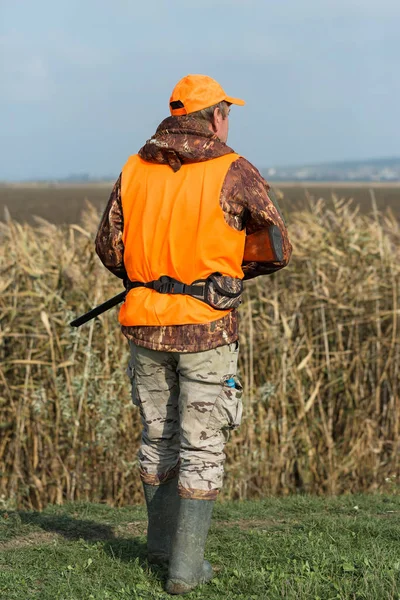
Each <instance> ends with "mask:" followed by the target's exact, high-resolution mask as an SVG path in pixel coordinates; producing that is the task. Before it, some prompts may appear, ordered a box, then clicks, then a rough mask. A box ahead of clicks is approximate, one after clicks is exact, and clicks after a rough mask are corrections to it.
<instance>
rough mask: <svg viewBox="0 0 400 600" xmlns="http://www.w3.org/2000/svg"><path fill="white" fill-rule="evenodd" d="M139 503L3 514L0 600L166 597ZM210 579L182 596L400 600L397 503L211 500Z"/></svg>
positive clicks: (376, 499)
mask: <svg viewBox="0 0 400 600" xmlns="http://www.w3.org/2000/svg"><path fill="white" fill-rule="evenodd" d="M145 528H146V514H145V510H144V508H143V507H136V506H134V507H128V508H122V509H112V508H109V507H107V506H104V505H93V504H70V505H67V506H63V507H55V506H52V507H48V508H47V509H46V510H45V511H44V512H42V513H37V512H21V511H19V512H12V511H8V512H5V511H3V512H2V513H1V514H0V598H1V599H5V600H35V599H40V600H128V599H129V600H134V599H139V598H141V599H146V600H151V599H154V600H155V599H159V600H161V599H166V598H170V597H171V596H168V595H167V594H166V593H165V592H163V583H164V581H165V576H166V572H165V571H164V570H163V569H161V568H150V567H149V566H148V564H147V562H146V558H145V557H146V547H145ZM206 556H207V558H208V559H209V560H210V561H211V562H212V564H213V566H214V567H215V570H216V577H215V579H214V580H213V581H212V582H211V583H209V584H207V585H203V586H200V587H199V588H197V590H195V591H194V592H192V593H191V594H189V595H187V596H186V597H187V598H188V599H191V598H197V599H199V598H201V599H212V600H218V599H224V600H229V599H231V598H237V599H240V598H241V599H243V600H253V599H259V598H261V599H268V600H269V599H270V600H273V599H277V598H284V599H286V600H291V599H293V600H317V599H320V600H331V599H332V600H333V599H337V598H339V599H343V600H351V599H364V598H366V599H370V600H386V599H400V497H399V496H366V495H364V496H345V497H341V498H311V497H304V496H298V497H291V498H286V499H275V498H268V499H266V500H264V501H260V502H245V503H229V504H217V506H216V509H215V512H214V518H213V525H212V529H211V532H210V535H209V538H208V543H207V550H206Z"/></svg>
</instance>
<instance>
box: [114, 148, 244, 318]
mask: <svg viewBox="0 0 400 600" xmlns="http://www.w3.org/2000/svg"><path fill="white" fill-rule="evenodd" d="M238 158H239V156H238V155H237V154H234V153H232V154H227V155H225V156H221V157H219V158H215V159H212V160H207V161H204V162H198V163H192V164H184V165H182V167H181V168H180V170H179V171H178V172H177V173H174V172H173V170H172V169H171V167H170V166H168V165H160V164H153V163H149V162H146V161H144V160H142V159H141V158H140V157H139V156H138V155H135V156H131V157H130V158H129V159H128V162H127V163H126V165H125V167H124V168H123V170H122V185H121V197H122V211H123V217H124V230H123V243H124V263H125V268H126V271H127V274H128V277H129V279H130V280H131V281H141V282H144V283H147V282H149V281H154V280H156V279H159V278H160V277H161V276H162V275H168V276H169V277H173V278H174V279H177V280H178V281H181V282H183V283H186V284H188V285H190V284H191V283H192V282H193V281H195V280H197V279H206V278H207V277H208V276H209V275H211V273H216V272H219V273H221V274H222V275H228V276H230V277H236V278H240V279H243V271H242V268H241V264H242V260H243V252H244V245H245V237H246V236H245V231H237V230H236V229H233V228H232V227H230V226H229V225H228V223H227V222H226V221H225V218H224V213H223V211H222V208H221V206H220V194H221V190H222V185H223V183H224V180H225V176H226V174H227V172H228V169H229V167H230V166H231V164H232V163H233V162H234V161H236V160H237V159H238ZM228 313H229V310H217V309H214V308H212V307H211V306H209V305H208V304H206V303H205V302H202V301H201V300H198V299H196V298H193V297H191V296H188V295H181V294H174V295H171V294H160V293H159V292H156V291H155V290H152V289H148V288H144V287H139V288H135V289H132V290H130V291H129V292H128V294H127V296H126V300H125V302H124V304H123V305H122V307H121V310H120V313H119V321H120V323H121V325H127V326H132V325H152V326H162V325H185V324H193V323H208V322H211V321H216V320H217V319H220V318H222V317H224V316H225V315H227V314H228Z"/></svg>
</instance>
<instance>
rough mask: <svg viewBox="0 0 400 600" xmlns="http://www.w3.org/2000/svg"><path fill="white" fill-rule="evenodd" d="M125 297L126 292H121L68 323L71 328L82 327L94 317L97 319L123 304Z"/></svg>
mask: <svg viewBox="0 0 400 600" xmlns="http://www.w3.org/2000/svg"><path fill="white" fill-rule="evenodd" d="M125 296H126V291H124V292H121V293H120V294H117V295H116V296H113V297H112V298H110V299H109V300H107V301H106V302H103V304H100V305H99V306H96V308H93V309H92V310H89V312H87V313H85V314H84V315H81V316H80V317H78V318H77V319H75V320H74V321H71V323H70V325H71V327H80V326H81V325H84V323H87V322H88V321H91V320H92V319H94V318H95V317H98V316H99V315H101V314H102V313H104V312H106V311H107V310H110V308H113V307H114V306H117V304H120V303H121V302H123V301H124V300H125Z"/></svg>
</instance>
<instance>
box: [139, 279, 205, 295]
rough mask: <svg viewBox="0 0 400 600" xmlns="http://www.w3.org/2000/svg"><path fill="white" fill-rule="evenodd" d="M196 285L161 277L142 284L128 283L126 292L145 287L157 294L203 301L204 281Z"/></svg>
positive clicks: (197, 282)
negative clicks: (188, 297)
mask: <svg viewBox="0 0 400 600" xmlns="http://www.w3.org/2000/svg"><path fill="white" fill-rule="evenodd" d="M196 284H197V285H186V284H185V283H182V282H181V281H178V280H177V279H174V278H173V277H168V275H163V276H162V277H160V279H156V280H154V281H149V282H148V283H142V282H141V281H128V282H127V290H128V292H129V290H134V289H135V288H138V287H145V288H148V289H150V290H154V291H156V292H158V293H159V294H186V295H187V296H193V297H194V298H198V299H199V300H204V299H205V298H204V295H205V289H206V285H205V284H206V280H205V279H204V280H199V281H196Z"/></svg>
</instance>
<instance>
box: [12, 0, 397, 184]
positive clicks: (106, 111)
mask: <svg viewBox="0 0 400 600" xmlns="http://www.w3.org/2000/svg"><path fill="white" fill-rule="evenodd" d="M399 23H400V2H399V1H398V0H380V1H379V2H378V1H376V0H374V1H372V0H279V1H278V0H203V1H202V2H200V3H199V2H190V1H189V0H186V1H185V2H184V1H183V0H182V1H181V0H152V1H148V2H143V0H140V1H139V0H112V2H111V1H110V0H79V1H78V0H57V2H54V0H53V1H50V0H36V1H34V0H0V81H1V86H2V89H1V94H0V114H1V118H0V131H1V145H0V179H10V180H18V179H29V178H36V177H37V178H43V177H61V176H66V175H68V174H70V173H80V172H88V173H90V174H91V175H93V176H101V175H107V174H111V175H117V174H118V173H119V171H120V169H121V167H122V165H123V163H124V162H125V160H126V158H127V156H128V155H129V154H132V153H135V152H136V151H137V150H138V149H139V148H140V146H141V145H142V144H143V142H144V141H145V140H146V139H148V138H149V137H150V136H151V135H152V133H153V132H154V130H155V128H156V126H157V124H158V123H159V121H161V120H162V119H163V118H164V117H165V116H167V114H168V100H169V95H170V92H171V90H172V88H173V86H174V85H175V83H176V82H177V81H178V80H179V79H180V78H181V77H182V76H184V75H186V74H188V73H205V74H207V75H210V76H212V77H215V78H216V79H217V80H218V81H219V82H220V83H221V85H222V86H223V87H224V89H225V90H226V92H227V93H228V94H230V95H233V96H238V97H241V98H244V99H245V100H246V101H247V104H246V106H245V107H243V108H239V107H234V108H233V110H232V113H231V118H230V127H231V130H230V137H229V143H230V145H231V146H233V147H234V149H235V150H236V151H237V152H239V153H240V154H243V155H244V156H246V157H247V158H249V159H250V160H251V161H252V162H254V164H256V165H257V166H258V167H259V168H263V167H270V166H273V165H285V164H301V163H316V162H323V161H330V160H343V159H351V158H354V159H357V158H369V157H382V156H398V155H400V148H399V144H400V142H399V140H400V119H399V106H400V78H399V61H400V36H399Z"/></svg>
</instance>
